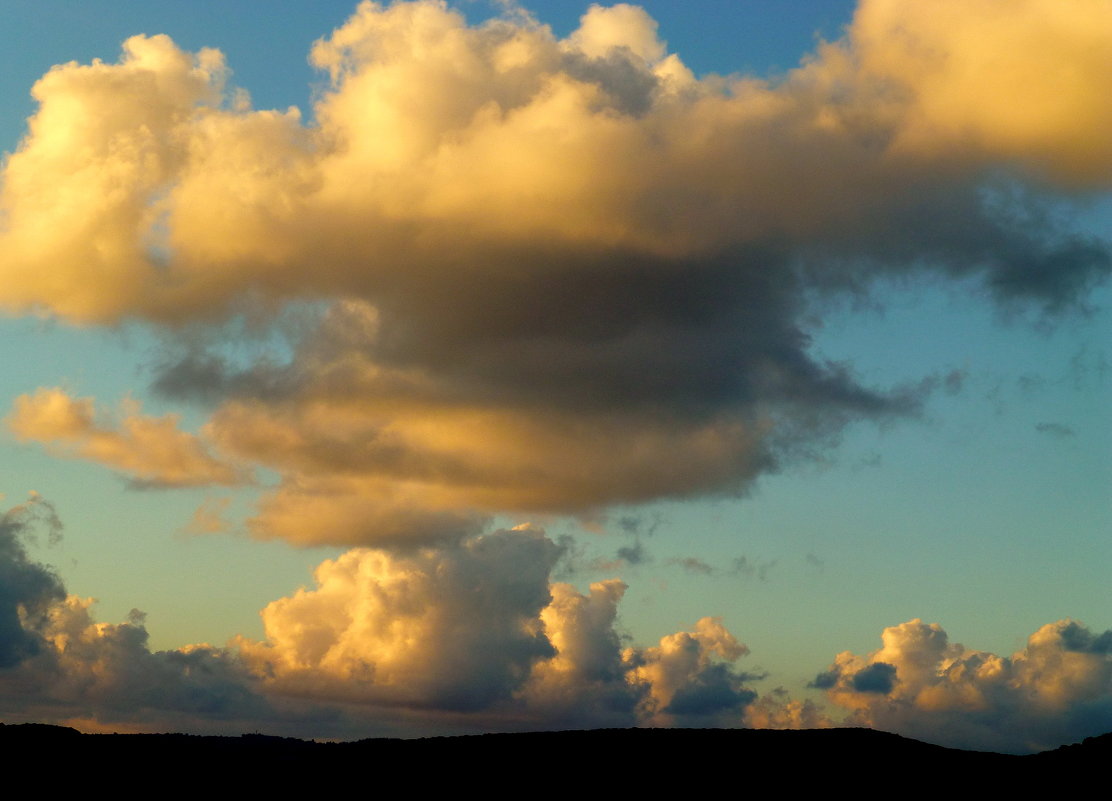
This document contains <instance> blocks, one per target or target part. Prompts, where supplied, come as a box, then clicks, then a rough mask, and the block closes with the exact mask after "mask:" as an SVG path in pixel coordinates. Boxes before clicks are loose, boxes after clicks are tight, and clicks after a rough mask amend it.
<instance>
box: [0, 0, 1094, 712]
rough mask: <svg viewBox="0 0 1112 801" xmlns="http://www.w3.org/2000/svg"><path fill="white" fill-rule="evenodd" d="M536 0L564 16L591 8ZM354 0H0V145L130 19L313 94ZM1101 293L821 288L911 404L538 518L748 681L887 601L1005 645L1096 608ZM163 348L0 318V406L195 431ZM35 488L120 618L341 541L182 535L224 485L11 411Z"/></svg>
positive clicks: (239, 588)
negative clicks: (745, 652) (134, 482)
mask: <svg viewBox="0 0 1112 801" xmlns="http://www.w3.org/2000/svg"><path fill="white" fill-rule="evenodd" d="M453 5H454V6H455V7H458V8H460V9H462V10H463V11H464V12H465V13H466V14H467V15H468V17H469V18H471V19H481V18H482V17H483V16H484V15H485V14H487V13H489V7H488V6H486V5H484V4H482V3H468V2H460V3H454V4H453ZM526 5H527V7H529V8H530V9H532V10H533V11H535V13H536V16H537V17H538V18H539V19H541V20H543V21H546V22H550V23H551V24H553V25H554V28H555V30H556V32H557V33H558V34H561V35H563V34H566V33H567V32H569V31H570V30H571V29H572V28H573V27H574V26H575V24H576V21H577V18H578V16H579V14H580V13H582V11H583V10H584V7H585V4H583V3H571V2H547V3H546V2H535V3H528V4H526ZM643 5H644V6H645V8H646V9H647V10H648V11H649V12H650V13H651V14H652V15H653V16H654V18H655V19H657V21H658V22H659V24H660V29H659V30H660V35H661V37H662V38H663V39H664V40H666V41H667V42H668V44H669V49H670V50H671V51H673V52H677V53H679V54H680V56H681V57H682V58H683V59H684V61H685V63H687V64H688V65H689V66H691V67H692V68H693V69H694V70H695V71H696V73H698V74H705V73H707V72H712V71H713V72H720V73H730V72H744V73H749V74H754V75H756V76H759V77H768V76H772V77H775V76H777V75H781V74H783V73H784V72H785V71H787V70H789V69H791V68H792V67H794V66H796V65H797V64H798V63H799V60H800V59H801V58H803V57H805V56H806V54H807V53H808V52H809V51H810V50H811V49H812V48H813V44H814V42H815V41H816V36H823V37H827V38H835V37H837V36H838V35H839V32H840V30H841V27H842V26H843V25H845V24H847V23H848V22H849V19H850V14H851V13H852V7H853V3H850V2H842V1H840V0H839V1H838V2H833V1H831V0H813V1H812V2H793V3H790V4H785V3H773V2H697V3H685V4H678V3H664V2H647V3H644V4H643ZM350 6H351V4H350V3H346V2H333V1H332V0H330V1H329V2H321V3H311V2H277V3H273V4H269V5H268V13H266V14H265V15H264V14H262V13H261V12H260V10H259V9H260V8H261V7H262V4H253V3H215V2H214V3H198V4H193V3H189V4H187V3H144V4H136V3H130V2H96V3H88V4H80V5H75V4H70V3H62V2H41V0H39V1H38V2H31V1H30V0H26V2H25V1H24V0H13V1H12V2H7V3H5V4H4V7H3V10H2V11H0V39H2V40H3V44H4V46H3V47H2V48H0V53H2V61H0V149H2V150H3V151H5V152H12V151H13V150H14V149H15V148H16V147H17V146H18V141H19V138H20V137H21V135H22V133H23V131H24V124H25V119H26V117H27V116H28V115H29V114H31V113H33V111H34V105H33V103H32V102H31V101H30V99H29V97H28V92H29V90H30V87H31V85H32V84H33V82H34V81H35V80H36V78H37V77H38V76H40V75H41V74H42V73H43V72H44V71H45V70H46V69H48V68H49V66H50V65H52V64H54V63H59V62H63V61H67V60H70V59H74V60H77V61H80V62H87V61H89V60H90V59H92V58H101V59H103V60H105V61H113V60H115V59H116V57H117V55H118V52H119V44H120V42H121V41H122V40H123V39H124V38H126V37H127V36H129V35H131V34H134V33H140V32H145V33H148V34H154V33H166V34H169V35H170V36H171V37H172V38H173V39H174V40H175V42H177V43H178V44H179V45H180V46H182V47H184V48H186V49H188V50H195V49H197V48H199V47H202V46H213V47H218V48H219V49H221V50H222V51H223V52H224V54H225V56H226V58H227V60H228V64H229V66H230V67H231V69H232V71H233V77H232V80H231V82H232V83H233V84H234V85H236V86H241V87H243V88H245V89H247V90H248V91H249V92H250V93H251V96H252V99H253V102H254V105H255V107H257V108H267V107H285V106H287V105H297V106H299V107H300V108H301V109H302V110H303V111H305V112H308V111H309V110H310V108H311V97H312V94H311V93H312V83H313V81H319V80H320V76H315V74H314V73H313V71H312V70H311V69H310V67H309V66H308V65H307V63H306V54H307V52H308V48H309V46H310V45H311V44H312V42H313V41H314V40H315V39H316V38H318V37H321V36H323V35H326V34H327V33H329V32H330V30H331V29H332V28H334V27H336V26H338V25H340V24H341V23H342V22H343V21H344V19H345V18H346V16H347V15H348V13H349V12H350V10H351V8H350ZM1077 213H1078V214H1079V215H1081V216H1079V217H1078V220H1079V222H1078V226H1079V227H1080V228H1081V229H1082V230H1086V231H1089V232H1091V233H1093V234H1094V235H1096V236H1099V237H1101V238H1104V239H1108V238H1110V237H1112V206H1110V205H1109V204H1108V203H1107V201H1106V200H1105V201H1102V202H1097V201H1094V205H1093V206H1092V208H1091V209H1090V210H1089V211H1088V212H1081V211H1077ZM1110 302H1112V292H1110V290H1109V287H1108V285H1107V284H1105V285H1104V286H1101V287H1100V288H1098V289H1097V290H1096V291H1095V292H1093V293H1092V294H1091V295H1090V296H1089V298H1088V305H1089V307H1090V308H1089V309H1088V310H1083V311H1069V312H1065V313H1062V314H1061V315H1058V316H1055V317H1052V318H1043V317H1041V313H1040V312H1038V310H1037V309H1019V310H1018V311H1013V312H1012V313H1010V314H1009V312H1008V310H1001V309H1000V308H999V307H997V306H995V305H994V304H993V303H992V302H991V300H990V299H989V298H988V296H987V292H986V291H985V290H983V289H982V288H980V287H979V285H977V284H976V283H975V282H973V281H968V282H964V283H949V284H944V283H943V282H941V281H939V280H936V279H928V278H925V277H924V278H910V279H905V280H903V281H901V282H898V283H897V282H891V283H887V284H879V285H877V286H875V287H874V288H873V290H872V292H871V294H870V295H869V296H868V297H845V298H843V299H842V300H841V302H830V301H825V302H824V303H823V304H821V305H817V306H816V308H815V310H814V313H813V318H812V319H813V325H812V326H811V328H810V329H809V332H808V333H809V334H810V336H811V353H813V354H815V355H817V356H819V357H821V358H822V359H824V360H830V361H833V362H839V363H845V364H847V365H849V367H850V369H851V370H852V371H853V373H854V374H855V375H856V376H857V377H858V378H859V379H860V380H861V382H862V383H863V384H864V385H865V386H867V387H871V388H879V389H887V388H892V387H898V386H904V385H908V386H910V385H917V384H919V383H920V382H923V381H929V382H930V381H933V382H934V383H935V384H936V386H935V388H934V389H933V391H932V392H931V393H930V394H929V395H928V396H927V400H926V402H925V404H924V407H923V409H922V412H921V414H919V415H918V416H913V417H907V418H902V419H892V420H888V421H884V422H882V423H877V422H868V421H866V422H857V423H854V424H852V425H850V426H849V427H848V428H846V429H845V430H844V431H842V432H841V433H840V435H838V436H837V437H836V439H835V440H834V441H831V442H828V443H818V444H816V445H815V446H814V447H813V450H812V452H811V453H809V454H804V455H800V456H798V457H797V458H795V459H793V460H791V461H789V462H787V463H785V464H784V465H783V466H782V467H781V469H780V470H778V471H777V472H775V473H772V474H769V475H765V476H762V477H761V478H760V479H759V480H758V481H757V483H756V484H755V486H754V487H752V489H751V490H750V491H749V492H748V493H747V494H746V495H745V496H743V497H736V498H734V497H729V498H701V499H700V498H695V499H686V500H677V501H659V502H655V503H650V504H645V505H642V506H637V507H631V508H622V509H616V510H610V511H609V512H608V513H607V515H606V517H605V519H604V520H602V521H601V522H598V524H595V523H593V522H592V521H586V522H584V521H578V520H571V519H551V520H543V519H538V520H535V521H534V522H536V523H538V524H540V525H543V526H545V527H546V529H547V530H548V531H549V533H550V534H551V535H552V536H557V535H560V534H569V535H571V536H573V537H574V539H575V542H576V543H577V545H578V547H580V548H582V549H583V553H582V554H580V556H579V558H578V561H577V562H575V563H574V564H573V565H572V567H573V568H574V569H573V570H571V571H570V572H567V573H566V574H565V575H566V576H567V578H568V580H571V581H573V582H574V583H576V584H577V585H578V586H580V587H581V588H584V587H585V586H586V584H587V583H588V582H589V581H593V580H598V579H601V578H607V577H611V576H619V577H621V578H622V579H623V580H624V581H626V582H627V583H628V584H629V592H628V595H627V596H626V598H625V600H624V602H623V604H622V612H621V614H622V618H621V619H622V623H623V625H624V627H625V629H626V630H628V632H629V633H630V635H631V637H632V638H633V640H635V641H637V642H640V643H649V642H652V641H655V640H656V639H658V638H659V637H661V636H662V635H663V634H666V633H669V632H672V631H677V630H680V629H686V628H689V627H690V626H691V625H692V624H693V623H694V622H695V621H696V620H697V619H698V618H700V617H702V616H704V615H718V616H721V617H722V618H723V620H724V622H725V624H726V626H727V627H728V628H729V629H730V630H731V631H732V632H733V633H734V634H735V635H736V636H737V637H738V638H739V639H740V640H742V641H744V642H745V643H746V644H747V645H748V646H749V648H750V649H751V653H750V655H749V656H748V657H746V659H745V660H744V664H745V666H746V667H747V668H748V669H749V670H752V671H758V670H760V671H767V672H768V673H769V674H770V675H769V677H768V679H766V680H765V681H764V682H763V683H762V686H767V687H772V686H776V685H784V686H787V687H789V688H790V689H792V690H793V691H794V692H801V691H803V686H804V684H805V683H806V682H807V681H808V680H810V679H812V678H813V677H814V676H815V674H816V673H817V672H818V671H820V670H823V669H824V668H825V667H826V666H827V665H828V664H829V662H830V661H831V660H832V659H833V657H834V656H835V654H836V653H838V652H839V651H843V650H852V651H855V652H857V653H864V652H867V651H870V650H873V649H875V648H876V647H878V646H879V635H880V632H881V630H882V629H883V628H884V627H885V626H891V625H895V624H897V623H900V622H903V621H905V620H909V619H911V618H914V617H920V618H922V619H924V620H925V621H927V622H939V623H941V624H942V625H943V627H945V628H946V630H947V631H948V632H949V633H950V636H951V639H953V640H956V641H959V642H962V643H964V644H966V645H967V646H969V647H971V648H977V649H983V650H988V651H993V652H995V653H998V654H1002V655H1007V654H1010V653H1012V652H1013V651H1015V650H1017V649H1018V648H1020V647H1022V645H1023V642H1024V640H1025V638H1026V637H1027V636H1028V635H1029V634H1031V633H1032V632H1033V631H1034V630H1035V629H1036V628H1038V626H1040V625H1042V624H1044V623H1049V622H1052V621H1055V620H1058V619H1060V618H1063V617H1074V618H1076V619H1079V620H1081V621H1084V622H1085V623H1086V624H1088V625H1089V626H1090V627H1091V628H1093V629H1094V630H1098V631H1099V630H1104V629H1106V628H1110V627H1112V596H1110V595H1109V593H1108V582H1107V577H1108V571H1109V568H1110V567H1112V537H1110V536H1109V534H1110V533H1112V506H1110V502H1109V488H1110V486H1112V415H1110V414H1109V410H1110V408H1112V407H1110V401H1112V355H1110V354H1109V343H1112V317H1110V315H1109V313H1108V306H1109V303H1110ZM158 358H159V349H158V346H157V340H156V338H155V337H153V336H152V335H151V334H150V332H149V331H147V330H146V329H145V328H144V327H143V326H142V325H140V324H129V325H126V326H124V327H123V328H122V329H118V330H104V329H93V328H90V329H77V328H74V327H71V326H68V325H67V324H65V323H62V322H56V321H51V320H38V319H30V318H15V319H4V320H2V321H0V360H2V363H3V364H4V365H5V369H4V371H3V373H2V374H0V410H2V412H3V414H7V412H8V410H10V408H11V404H12V402H13V400H14V399H15V398H16V397H17V396H18V395H21V394H23V393H30V392H34V390H35V389H37V388H39V387H54V386H61V387H65V388H66V389H67V390H69V391H70V392H71V394H73V395H76V396H80V397H86V396H89V397H95V398H96V399H97V400H98V403H103V404H105V405H108V406H114V405H115V404H116V403H117V402H118V401H120V400H121V399H123V398H125V397H133V398H136V399H139V400H141V401H142V402H143V403H144V410H145V411H146V412H148V413H152V414H163V413H168V412H178V413H181V414H183V416H184V417H183V419H184V421H185V423H186V425H185V427H186V428H188V429H190V430H193V429H194V428H195V427H196V426H197V425H198V424H200V423H201V422H202V421H203V419H204V410H203V409H200V408H190V407H188V406H179V405H175V404H173V403H171V402H168V401H165V400H163V399H160V398H158V397H156V396H155V395H154V394H153V393H152V392H151V391H150V388H149V386H148V384H149V381H150V378H151V365H152V363H153V361H155V360H157V359H158ZM947 379H949V380H947ZM31 491H35V492H39V493H41V494H42V495H43V496H44V497H46V498H47V499H49V500H50V501H51V502H52V503H54V505H55V506H56V508H57V511H58V514H59V516H60V518H61V520H62V523H63V524H64V526H65V530H64V534H63V539H62V541H61V542H60V543H58V544H55V545H49V544H47V543H46V542H44V541H40V542H39V543H38V544H37V545H36V546H35V547H34V548H33V553H34V555H35V556H36V557H37V558H38V559H40V560H42V561H44V562H47V563H49V564H52V565H54V566H55V567H56V569H57V571H58V573H59V574H60V575H61V576H62V578H63V579H64V581H65V582H66V585H67V587H68V589H69V591H70V592H72V593H76V594H78V595H82V596H95V597H97V598H98V599H99V605H98V607H97V616H98V618H99V619H101V620H105V621H110V622H115V621H118V620H121V619H123V618H124V617H126V615H127V614H128V611H129V610H130V609H131V608H133V607H135V608H139V609H141V610H143V611H144V612H146V613H147V614H148V619H147V626H148V629H149V631H150V633H151V645H152V647H154V648H172V647H177V646H180V645H183V644H186V643H190V642H197V641H208V642H212V643H215V644H222V643H224V642H225V641H226V640H227V639H228V638H230V637H233V636H235V635H237V634H245V635H247V636H250V637H254V638H257V637H260V636H261V634H262V629H261V626H260V624H259V621H258V611H259V610H260V609H261V608H262V607H263V606H265V605H266V603H268V602H269V601H271V600H274V599H276V598H279V597H281V596H284V595H288V594H290V593H292V592H293V591H294V590H295V589H296V588H297V587H298V586H301V585H306V584H309V583H310V576H309V571H310V570H311V568H312V567H313V566H314V565H316V564H317V563H319V562H320V561H321V560H322V559H324V558H328V557H332V556H335V555H338V554H339V553H341V551H342V549H340V548H327V547H325V548H313V549H304V550H303V549H297V548H294V547H292V546H289V545H286V544H284V543H281V542H266V543H261V542H257V541H254V540H251V539H249V538H248V537H247V536H246V535H245V534H244V533H243V531H242V526H240V527H239V529H240V530H237V531H234V532H231V533H223V534H213V535H203V536H199V535H190V534H186V533H183V530H184V527H185V526H186V524H187V523H188V521H189V519H190V516H191V514H192V512H193V510H194V509H195V508H196V507H197V505H198V504H199V503H201V502H202V501H203V500H204V498H206V497H209V496H211V495H213V494H214V493H212V492H209V491H205V490H201V489H197V490H175V491H172V492H170V491H163V490H135V489H129V488H128V487H127V486H126V484H125V482H124V481H123V480H121V479H120V478H119V477H117V476H115V475H114V474H113V473H111V472H110V471H109V470H107V469H105V468H103V467H100V466H97V465H94V464H91V463H87V462H82V461H68V460H63V459H57V458H54V457H52V456H50V455H49V454H47V453H45V452H44V451H43V449H42V448H41V447H39V446H37V445H33V444H18V443H16V442H14V440H13V438H12V437H11V436H10V435H5V437H4V438H3V439H2V440H0V493H3V494H4V504H5V505H9V506H10V505H12V504H15V503H18V502H21V501H22V500H23V499H24V498H25V497H26V496H27V493H28V492H31ZM215 494H217V495H221V496H224V495H232V494H234V496H235V500H234V501H233V503H232V505H231V506H230V507H229V510H228V513H227V516H228V517H229V518H231V519H234V520H238V521H242V520H243V519H245V518H246V517H247V516H249V515H250V512H251V504H252V501H253V500H254V498H255V497H256V496H257V494H258V490H237V491H235V492H234V493H215ZM623 518H625V519H626V520H625V525H624V527H623V525H622V520H623ZM499 522H500V523H504V524H505V525H507V526H511V525H515V524H519V523H521V522H524V518H523V517H522V516H516V517H512V518H511V517H507V518H504V519H501V518H500V519H499ZM599 529H602V530H601V531H600V530H599ZM637 543H640V545H641V547H642V551H641V554H642V558H641V559H640V561H638V560H636V559H634V560H632V562H631V560H629V559H627V560H625V561H624V562H615V561H614V555H615V554H616V552H617V550H618V549H619V548H623V547H624V548H632V547H634V545H635V544H637ZM742 559H743V560H744V561H743V562H740V563H739V562H738V561H736V560H742ZM592 560H594V561H593V563H592ZM684 560H687V561H686V562H685V561H684ZM694 560H697V561H694ZM600 562H602V563H606V562H609V564H604V565H600V564H599V563H600ZM634 562H636V563H634Z"/></svg>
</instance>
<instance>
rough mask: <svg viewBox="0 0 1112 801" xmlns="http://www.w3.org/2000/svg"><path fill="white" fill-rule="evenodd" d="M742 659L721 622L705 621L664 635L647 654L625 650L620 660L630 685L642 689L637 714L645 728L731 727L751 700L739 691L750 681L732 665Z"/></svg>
mask: <svg viewBox="0 0 1112 801" xmlns="http://www.w3.org/2000/svg"><path fill="white" fill-rule="evenodd" d="M748 653H749V649H748V648H747V647H746V646H745V645H744V644H743V643H740V642H738V640H737V639H735V638H734V636H733V635H732V634H730V632H729V631H727V630H726V629H725V627H723V625H722V621H721V619H719V618H711V617H705V618H702V619H701V620H700V621H699V622H698V623H697V624H696V625H695V630H694V631H686V632H677V633H676V634H671V635H668V636H666V637H663V638H661V640H660V644H659V645H656V646H652V647H649V648H644V649H633V648H631V649H629V650H627V651H626V653H625V655H624V658H625V661H626V662H627V664H629V666H630V668H631V669H630V679H631V680H632V681H634V682H640V683H643V684H644V685H646V686H647V688H648V694H647V696H646V698H645V699H644V701H643V702H642V707H641V714H642V717H643V719H644V720H645V721H646V722H647V723H648V724H649V725H687V726H714V725H722V721H723V720H726V721H731V722H733V723H735V724H736V722H738V721H739V720H740V719H741V716H742V714H743V713H744V710H745V707H746V706H748V705H749V704H751V703H752V702H753V701H755V700H756V698H757V693H755V692H754V691H753V690H750V689H748V688H747V687H745V686H744V683H745V682H746V681H747V680H748V679H750V678H753V677H752V676H749V675H747V674H744V673H740V672H738V671H737V670H735V669H734V667H733V665H732V663H733V662H735V661H737V660H738V659H740V658H741V657H742V656H745V655H746V654H748ZM727 725H729V723H727Z"/></svg>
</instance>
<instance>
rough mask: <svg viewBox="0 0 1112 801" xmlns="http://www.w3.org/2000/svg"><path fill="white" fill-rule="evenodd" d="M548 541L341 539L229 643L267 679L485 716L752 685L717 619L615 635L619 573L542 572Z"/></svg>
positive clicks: (612, 709) (571, 713)
mask: <svg viewBox="0 0 1112 801" xmlns="http://www.w3.org/2000/svg"><path fill="white" fill-rule="evenodd" d="M559 550H560V549H559V548H558V547H557V546H556V545H555V543H553V542H552V541H551V540H550V539H548V537H547V536H545V535H544V533H543V532H541V531H539V530H536V529H532V528H528V527H524V528H520V529H517V530H514V531H498V532H494V533H491V534H487V535H483V536H479V537H473V538H469V539H465V540H462V541H459V542H456V543H452V544H446V545H444V546H441V547H438V548H421V549H417V550H416V551H413V552H410V553H406V554H398V553H394V552H391V551H387V550H381V549H354V550H351V551H348V552H347V553H346V554H344V555H343V556H341V557H339V558H338V559H336V560H329V561H326V562H324V563H323V564H322V565H321V566H320V567H319V568H318V569H317V571H316V582H317V586H316V587H315V588H313V589H302V590H300V591H298V592H297V593H295V594H294V595H292V596H289V597H287V598H283V599H281V600H278V601H275V602H273V603H271V604H270V605H269V606H268V607H267V608H266V609H265V610H263V613H262V614H263V623H264V625H265V628H266V637H265V639H264V640H263V641H258V642H256V641H251V640H248V639H244V638H240V639H239V640H238V641H237V642H236V647H237V649H238V651H239V653H240V654H241V655H242V658H243V659H244V660H245V662H246V664H248V665H249V666H250V668H251V670H252V671H253V672H254V673H255V674H256V675H258V676H260V677H263V680H264V683H265V686H266V688H267V691H268V692H270V693H273V694H276V695H280V696H294V697H298V696H308V697H313V698H321V699H331V700H333V701H335V702H339V703H343V704H346V705H355V706H360V705H362V706H365V707H367V709H368V710H370V712H369V713H368V714H382V713H383V710H391V709H394V710H399V709H404V710H411V711H421V710H424V711H426V712H428V711H430V710H435V711H437V712H440V713H446V714H453V713H455V714H458V713H468V714H470V715H471V716H472V718H473V722H472V725H483V724H484V723H485V725H487V726H491V727H497V728H505V727H511V728H521V727H538V726H539V727H551V726H553V725H564V726H585V725H596V726H598V725H610V726H615V725H620V726H629V725H636V724H638V723H652V724H657V725H670V724H676V723H680V724H691V723H701V724H703V725H705V724H707V723H709V722H712V721H723V720H726V721H728V722H729V723H733V724H737V723H739V722H740V720H741V718H742V712H743V710H744V707H745V706H746V705H747V704H748V703H750V702H751V701H752V700H754V699H755V698H756V693H755V692H753V691H752V690H750V689H748V688H747V687H746V686H745V682H746V680H747V679H748V678H750V677H748V676H747V675H746V674H745V673H743V672H740V671H739V670H738V669H737V668H736V666H735V663H736V661H737V660H738V659H739V658H741V657H742V656H744V655H745V654H746V653H747V649H746V648H745V646H744V645H742V644H741V643H739V642H738V641H737V640H736V639H735V638H734V637H733V635H731V634H730V633H729V632H728V631H727V630H726V629H725V628H724V627H723V626H722V624H721V622H720V621H716V620H712V619H710V618H705V619H703V620H701V621H699V622H698V623H697V625H696V627H695V630H694V631H692V632H677V633H676V634H672V635H668V636H666V637H665V638H663V639H662V640H661V642H660V644H659V645H658V646H651V647H648V648H642V647H634V646H626V645H624V644H623V642H622V639H621V637H620V635H619V628H618V626H617V611H618V609H617V608H618V603H619V601H620V600H621V598H622V595H623V593H624V591H625V585H624V584H623V583H621V582H620V581H617V580H609V581H603V582H598V583H596V584H593V585H592V586H591V587H590V589H589V590H588V592H587V593H586V594H583V593H580V592H579V591H578V590H577V589H576V588H574V587H573V586H571V585H569V584H563V583H550V580H549V574H550V572H551V570H552V568H553V566H554V565H555V563H556V560H557V558H558V557H559ZM353 714H357V713H353Z"/></svg>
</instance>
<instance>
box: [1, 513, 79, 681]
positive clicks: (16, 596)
mask: <svg viewBox="0 0 1112 801" xmlns="http://www.w3.org/2000/svg"><path fill="white" fill-rule="evenodd" d="M38 522H45V523H46V524H47V525H52V526H54V527H56V528H58V527H60V523H58V519H57V516H56V515H55V513H54V509H53V507H52V506H51V505H50V504H49V503H48V502H47V501H45V500H44V499H43V498H41V497H40V496H37V495H33V496H32V497H31V499H30V500H29V501H27V502H26V503H23V504H20V505H19V506H15V507H13V508H11V509H9V510H8V511H6V512H5V513H4V514H3V516H2V517H0V670H3V669H4V668H10V667H12V666H14V665H17V664H19V663H20V662H22V661H23V660H24V659H26V658H28V657H30V656H34V655H35V654H36V653H38V652H39V650H40V649H41V647H42V645H43V641H42V637H41V636H40V635H39V633H38V632H37V630H36V628H37V626H39V625H41V623H42V621H43V619H44V617H45V616H46V615H47V613H48V610H49V608H50V607H51V605H52V604H55V603H57V602H58V601H59V600H61V599H63V598H64V597H65V589H64V588H63V586H62V582H61V580H60V579H59V578H58V577H57V576H56V575H55V574H54V573H53V572H52V571H50V570H48V569H47V568H45V567H43V566H42V565H40V564H37V563H35V562H32V561H30V560H29V559H28V558H27V553H26V551H25V550H24V547H23V538H25V537H26V536H27V535H28V531H29V528H30V527H32V526H34V525H35V524H36V523H38Z"/></svg>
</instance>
